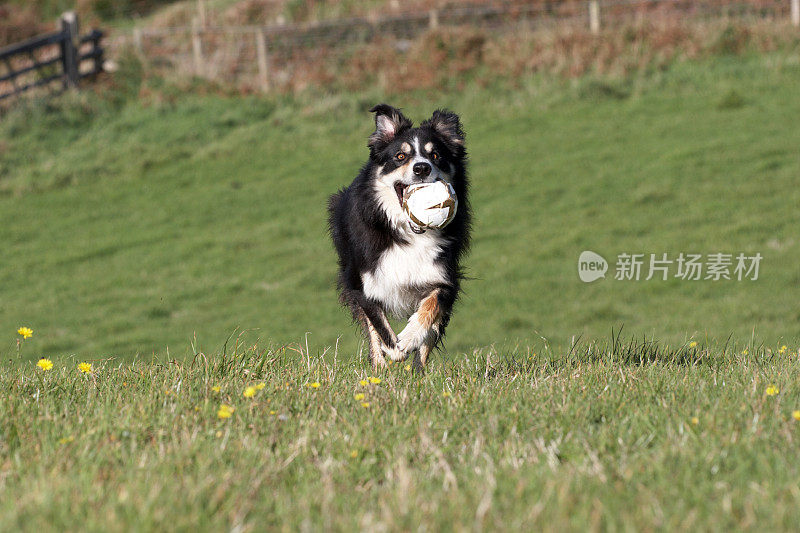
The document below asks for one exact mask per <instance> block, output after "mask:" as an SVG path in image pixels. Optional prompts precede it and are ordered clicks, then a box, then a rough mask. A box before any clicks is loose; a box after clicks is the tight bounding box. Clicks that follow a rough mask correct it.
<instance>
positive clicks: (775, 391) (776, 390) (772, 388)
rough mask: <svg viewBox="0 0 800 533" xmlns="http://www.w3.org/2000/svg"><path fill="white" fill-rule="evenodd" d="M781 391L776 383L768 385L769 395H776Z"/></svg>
mask: <svg viewBox="0 0 800 533" xmlns="http://www.w3.org/2000/svg"><path fill="white" fill-rule="evenodd" d="M779 392H780V389H779V388H778V387H776V386H775V385H770V386H769V387H767V396H775V395H776V394H778V393H779Z"/></svg>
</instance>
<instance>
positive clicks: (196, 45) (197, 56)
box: [192, 17, 203, 76]
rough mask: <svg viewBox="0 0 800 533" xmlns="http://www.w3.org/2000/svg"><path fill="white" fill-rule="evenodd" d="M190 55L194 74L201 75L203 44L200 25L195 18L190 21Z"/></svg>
mask: <svg viewBox="0 0 800 533" xmlns="http://www.w3.org/2000/svg"><path fill="white" fill-rule="evenodd" d="M192 55H193V56H194V73H195V75H196V76H202V75H203V42H202V41H201V40H200V24H199V22H198V20H197V17H195V18H193V19H192Z"/></svg>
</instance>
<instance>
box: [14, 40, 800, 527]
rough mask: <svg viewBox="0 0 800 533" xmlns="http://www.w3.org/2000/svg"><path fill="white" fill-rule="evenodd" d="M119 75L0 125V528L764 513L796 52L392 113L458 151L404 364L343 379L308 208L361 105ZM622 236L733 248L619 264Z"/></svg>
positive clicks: (793, 150)
mask: <svg viewBox="0 0 800 533" xmlns="http://www.w3.org/2000/svg"><path fill="white" fill-rule="evenodd" d="M126 80H127V81H126ZM131 80H134V81H131ZM120 83H122V84H124V83H130V84H131V86H130V87H129V88H128V89H124V88H123V89H120V91H121V93H120V94H122V96H120V97H119V98H118V99H105V100H102V101H99V102H97V101H92V99H91V97H90V95H89V94H88V93H83V94H82V95H77V96H76V95H72V96H67V97H64V98H61V99H56V100H51V101H49V102H47V103H44V102H38V103H35V104H32V105H29V106H23V107H21V108H20V109H17V110H15V111H13V112H11V113H10V114H8V115H6V116H4V117H3V120H2V122H0V242H2V243H3V252H4V253H3V258H2V261H3V263H2V268H0V326H1V327H0V357H2V358H3V359H4V360H5V361H7V364H5V365H3V367H2V369H0V413H3V415H2V417H0V530H17V529H20V530H38V531H42V530H44V531H47V530H55V529H64V530H97V531H99V530H103V531H106V530H113V531H128V530H142V531H147V530H164V529H168V530H189V529H199V530H231V531H258V530H264V529H281V530H297V529H301V530H318V529H330V530H345V529H350V530H352V529H359V530H392V531H395V530H411V529H419V530H430V531H437V530H449V529H455V530H470V529H472V530H483V529H487V530H492V529H505V530H525V529H533V530H539V529H541V530H552V531H556V530H558V531H562V530H565V529H567V530H581V531H582V530H586V529H594V530H655V529H669V530H675V529H679V530H720V531H721V530H730V529H731V528H735V529H749V530H769V529H777V530H792V529H793V528H795V527H796V524H797V523H798V520H800V491H798V488H797V479H798V476H799V475H800V463H798V459H797V457H798V453H797V452H798V435H800V433H798V431H799V430H800V426H798V424H800V420H798V419H800V385H799V384H800V353H799V352H798V349H799V348H800V332H798V321H799V320H798V319H800V311H798V308H797V296H796V295H797V292H796V291H797V286H798V282H800V268H798V265H799V264H800V261H799V260H798V259H800V258H799V257H798V250H800V243H799V242H798V237H797V227H798V222H800V212H798V210H797V205H798V204H800V189H798V188H797V177H798V175H800V158H798V149H797V148H798V146H800V129H798V128H797V127H796V120H795V117H797V116H798V115H800V99H798V98H797V87H799V86H800V62H798V60H797V55H796V53H777V52H776V53H773V54H768V55H763V56H748V57H718V58H715V59H714V60H709V61H705V62H701V63H697V62H696V63H684V64H681V65H676V66H674V67H673V68H671V69H670V70H668V71H666V72H663V73H658V74H651V75H647V76H642V77H640V78H637V79H631V80H615V79H611V80H598V79H593V78H584V79H581V80H578V81H575V82H561V81H554V80H552V79H546V78H530V79H527V80H520V81H519V83H518V85H517V86H515V87H513V88H512V87H510V86H509V85H508V84H506V83H503V82H498V84H497V86H495V87H487V88H477V87H472V88H469V89H467V90H464V91H462V92H458V93H455V92H454V93H451V94H447V95H440V94H428V93H417V94H410V95H405V96H404V97H402V98H400V97H394V98H392V99H391V102H392V103H394V104H396V105H399V106H402V107H404V108H405V109H406V111H407V112H408V113H409V114H410V115H411V116H413V117H414V118H415V119H417V120H420V119H421V118H423V117H425V116H427V115H428V114H429V113H430V111H431V109H432V108H433V107H434V106H448V107H451V108H453V109H454V110H456V111H458V112H460V113H461V114H462V117H463V120H464V123H465V128H466V130H467V133H468V143H469V144H468V146H469V150H470V154H471V175H472V182H473V189H472V191H473V196H472V202H473V207H474V213H475V221H476V224H475V233H474V247H473V251H472V253H471V255H470V256H469V259H468V261H467V267H468V271H469V275H470V277H471V279H470V280H469V281H467V282H466V283H465V287H466V294H465V296H464V298H463V300H462V301H461V302H460V303H459V305H458V308H457V311H456V313H455V316H454V319H453V321H452V323H451V326H450V328H449V330H448V337H447V345H446V349H445V350H444V353H443V354H441V355H436V356H435V357H434V358H433V362H432V364H431V365H430V367H429V371H428V372H427V373H426V374H424V375H413V374H412V372H410V371H409V370H407V369H406V365H405V364H395V365H392V366H391V367H390V368H389V369H388V370H386V371H384V372H382V373H381V374H379V375H377V376H376V375H370V374H369V369H368V365H367V363H366V361H365V356H364V354H363V350H361V351H360V350H359V340H358V338H357V336H356V335H355V332H354V330H353V328H352V327H351V325H350V324H349V319H348V317H347V314H346V313H345V312H344V311H343V310H341V309H340V308H339V307H338V305H337V303H336V295H335V291H334V287H333V279H334V274H335V264H334V255H333V251H332V248H331V245H330V244H329V242H328V238H327V235H326V229H325V224H324V218H325V212H324V205H325V200H326V198H327V196H328V195H329V194H330V193H332V192H333V191H335V190H336V189H337V188H338V187H340V186H342V185H344V184H346V183H348V182H349V181H350V180H351V179H352V177H353V175H354V174H355V172H356V171H357V170H358V168H359V167H360V165H361V163H362V162H363V159H364V157H365V155H366V149H365V141H366V137H367V135H368V134H369V133H370V132H371V118H370V116H369V115H368V113H366V112H365V109H367V108H368V107H369V106H370V105H372V104H373V103H375V102H377V101H381V100H384V99H385V98H386V96H385V95H382V94H373V93H369V92H367V93H364V94H360V95H356V96H352V95H351V96H330V95H320V96H314V95H312V94H306V95H301V96H297V97H293V98H288V97H277V96H275V97H264V98H239V97H236V98H234V97H225V96H220V95H215V94H211V93H209V94H206V95H202V94H200V93H201V92H202V91H203V90H207V88H203V87H200V89H201V90H200V91H194V92H193V93H192V94H182V93H181V92H180V91H179V90H178V89H176V88H175V87H174V86H169V85H166V84H164V85H159V83H158V81H157V80H155V81H154V80H150V81H147V82H146V83H145V84H144V85H142V86H141V87H140V86H139V85H138V83H136V82H135V77H129V78H121V80H120ZM125 91H128V92H129V93H137V94H139V95H140V96H141V98H130V97H127V96H124V92H125ZM584 250H592V251H594V252H597V253H599V254H601V255H603V256H604V257H606V258H607V259H609V261H610V262H611V263H612V264H611V265H610V271H609V273H608V275H607V278H606V279H604V280H599V281H596V282H594V283H591V284H585V283H582V282H581V281H580V280H579V278H578V273H577V260H578V256H579V255H580V253H581V252H582V251H584ZM623 252H628V253H645V254H650V253H655V254H659V255H660V254H662V253H669V254H671V255H672V256H673V257H674V256H675V255H677V254H678V253H680V252H684V253H703V254H710V253H716V252H727V253H734V254H735V253H738V252H745V253H747V254H754V253H761V254H762V256H763V260H762V263H761V272H760V276H759V279H758V280H757V281H741V282H739V281H718V282H714V281H696V282H691V281H683V280H680V279H674V278H673V279H670V280H668V281H657V280H651V281H617V280H614V279H613V270H614V264H613V262H614V259H615V257H616V256H617V255H618V254H620V253H623ZM20 326H27V327H30V328H32V329H33V335H32V336H31V337H30V338H27V339H24V340H23V339H21V337H19V336H18V335H15V331H16V330H17V328H18V327H20ZM620 328H622V333H621V334H620V333H619V332H620ZM612 329H613V330H615V331H616V333H615V334H614V336H613V337H612ZM631 338H634V339H636V340H635V341H630V340H627V339H631ZM43 356H44V357H47V358H49V359H50V360H51V361H52V363H53V367H52V368H51V369H48V370H43V369H41V368H38V367H37V366H36V364H35V361H37V360H38V359H39V358H40V357H43ZM80 363H91V364H92V371H91V372H88V373H83V372H81V371H80V370H79V369H78V365H79V364H80ZM84 368H86V367H84ZM370 378H372V379H370ZM362 382H363V383H362ZM249 387H252V389H248V388H249ZM245 393H247V395H245ZM362 395H363V396H362ZM248 396H249V397H248ZM223 406H229V407H230V409H228V410H227V411H226V410H225V408H224V407H223ZM220 414H222V415H226V414H227V415H230V416H227V417H225V416H223V417H220Z"/></svg>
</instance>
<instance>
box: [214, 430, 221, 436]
mask: <svg viewBox="0 0 800 533" xmlns="http://www.w3.org/2000/svg"><path fill="white" fill-rule="evenodd" d="M215 435H216V436H217V438H220V437H221V436H222V431H220V430H217V432H216V433H215Z"/></svg>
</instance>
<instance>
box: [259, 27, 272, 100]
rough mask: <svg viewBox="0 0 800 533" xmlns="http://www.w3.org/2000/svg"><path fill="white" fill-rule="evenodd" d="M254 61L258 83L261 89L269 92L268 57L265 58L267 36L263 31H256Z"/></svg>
mask: <svg viewBox="0 0 800 533" xmlns="http://www.w3.org/2000/svg"><path fill="white" fill-rule="evenodd" d="M256 59H257V61H258V81H259V82H260V83H261V89H262V90H264V91H268V90H269V57H268V56H267V36H266V35H265V34H264V30H262V29H260V28H259V29H257V30H256Z"/></svg>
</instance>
